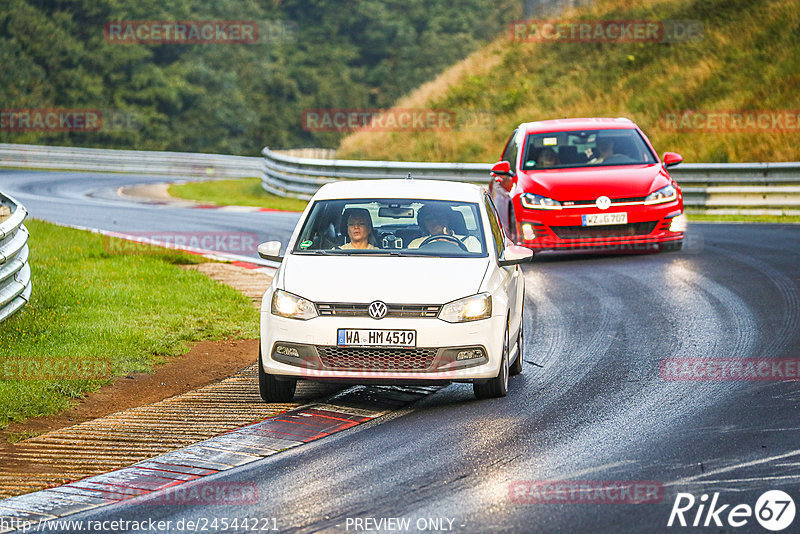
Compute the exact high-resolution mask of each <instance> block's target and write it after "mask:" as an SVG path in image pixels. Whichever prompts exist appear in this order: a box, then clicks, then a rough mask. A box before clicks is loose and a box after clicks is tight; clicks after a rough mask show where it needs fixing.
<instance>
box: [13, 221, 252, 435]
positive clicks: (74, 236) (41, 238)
mask: <svg viewBox="0 0 800 534" xmlns="http://www.w3.org/2000/svg"><path fill="white" fill-rule="evenodd" d="M26 226H27V227H28V229H29V230H30V233H31V238H30V248H31V258H30V262H31V269H32V271H33V275H32V276H33V295H32V298H31V302H30V303H28V305H27V306H25V308H23V309H22V311H20V312H19V313H17V314H16V315H15V316H13V317H11V318H10V319H9V320H7V321H5V322H4V323H0V339H1V340H2V343H1V344H0V373H2V379H0V429H2V428H5V427H6V426H7V425H8V424H9V423H10V422H12V421H23V420H25V419H27V418H29V417H35V416H40V415H48V414H53V413H57V412H59V411H62V410H64V409H66V408H67V407H68V406H69V404H70V400H71V399H75V398H79V397H81V396H83V395H85V394H86V393H89V392H91V391H94V390H96V389H97V388H99V387H100V386H101V385H103V384H105V383H107V382H108V381H109V380H110V376H108V375H109V374H113V375H114V376H124V375H126V374H128V373H133V372H150V371H151V370H152V369H153V366H154V365H155V364H158V363H161V362H164V361H166V360H168V359H169V358H170V357H171V356H177V355H181V354H185V353H186V352H187V351H188V349H189V344H190V343H192V342H195V341H200V340H204V339H223V338H236V339H242V338H253V337H257V335H258V314H257V312H256V310H255V309H254V308H253V306H252V305H251V303H250V301H249V299H247V298H246V297H245V296H244V295H242V294H241V293H239V292H238V291H236V290H234V289H232V288H230V287H228V286H225V285H222V284H220V283H217V282H215V281H213V280H211V279H209V278H208V277H206V276H205V275H203V274H200V273H198V272H196V271H187V270H184V269H181V268H180V267H179V266H178V265H179V264H189V263H197V262H199V261H205V260H201V259H199V258H198V257H197V256H192V255H188V254H183V253H179V252H175V251H166V250H165V251H163V252H161V251H158V252H154V251H152V250H151V251H148V253H147V254H125V253H120V252H115V251H117V250H120V249H121V247H113V246H108V243H109V242H108V240H107V239H108V238H104V237H103V236H101V235H97V234H92V233H89V232H83V231H79V230H73V229H69V228H62V227H58V226H55V225H52V224H49V223H44V222H41V221H37V220H29V221H27V222H26ZM104 240H105V241H104ZM122 250H124V249H122ZM102 362H107V364H103V363H102ZM197 364H198V365H203V362H202V361H198V362H197ZM82 365H89V366H90V367H89V369H90V370H92V371H93V372H91V373H89V375H90V376H87V375H86V374H82V373H81V372H80V369H84V368H85V367H81V366H82ZM104 365H107V366H108V369H109V370H110V371H111V373H108V372H97V371H99V370H103V369H105V367H104ZM21 368H24V369H25V370H26V371H25V372H26V373H31V374H28V375H26V376H29V377H31V376H38V377H39V379H27V380H22V379H19V376H20V375H19V369H21ZM56 368H57V369H61V370H65V371H66V373H65V374H68V373H73V374H72V375H71V376H78V377H79V378H80V379H74V380H72V379H66V378H63V379H62V378H59V377H60V376H62V375H61V374H60V373H57V376H54V377H51V376H46V375H47V373H45V375H42V371H43V370H46V369H56Z"/></svg>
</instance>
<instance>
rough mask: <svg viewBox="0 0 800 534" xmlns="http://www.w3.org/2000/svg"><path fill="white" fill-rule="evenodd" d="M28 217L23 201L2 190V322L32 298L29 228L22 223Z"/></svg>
mask: <svg viewBox="0 0 800 534" xmlns="http://www.w3.org/2000/svg"><path fill="white" fill-rule="evenodd" d="M27 216H28V212H27V211H26V210H25V207H24V206H23V205H22V204H20V203H19V202H17V201H16V200H14V199H13V198H11V197H9V196H6V195H3V194H2V193H0V322H3V321H4V320H6V319H7V318H8V317H10V316H11V315H13V314H14V313H15V312H17V311H18V310H19V309H20V308H22V307H23V306H24V305H25V304H27V303H28V301H29V300H30V298H31V289H32V286H31V267H30V265H29V264H28V229H27V228H25V226H24V225H23V224H22V221H24V220H25V217H27Z"/></svg>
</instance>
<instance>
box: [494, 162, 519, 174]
mask: <svg viewBox="0 0 800 534" xmlns="http://www.w3.org/2000/svg"><path fill="white" fill-rule="evenodd" d="M498 175H500V176H514V173H513V172H511V164H510V163H509V162H507V161H498V162H497V163H495V164H494V166H492V176H494V177H495V178H497V176H498Z"/></svg>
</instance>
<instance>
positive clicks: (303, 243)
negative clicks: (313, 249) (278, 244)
mask: <svg viewBox="0 0 800 534" xmlns="http://www.w3.org/2000/svg"><path fill="white" fill-rule="evenodd" d="M313 244H314V242H313V241H303V242H302V243H300V248H308V247H310V246H311V245H313Z"/></svg>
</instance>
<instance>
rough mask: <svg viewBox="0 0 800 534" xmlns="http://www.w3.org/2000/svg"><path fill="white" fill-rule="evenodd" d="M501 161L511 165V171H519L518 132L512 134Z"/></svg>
mask: <svg viewBox="0 0 800 534" xmlns="http://www.w3.org/2000/svg"><path fill="white" fill-rule="evenodd" d="M501 161H507V162H509V163H510V164H511V169H512V170H513V171H514V172H516V170H517V130H514V133H512V134H511V137H509V138H508V143H506V148H505V150H503V155H502V159H501Z"/></svg>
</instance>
